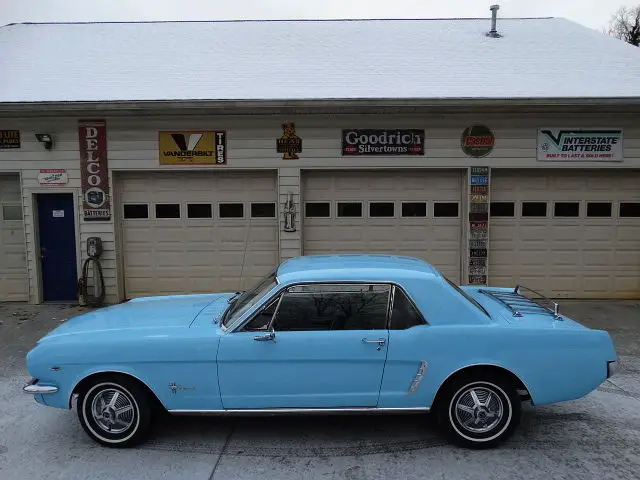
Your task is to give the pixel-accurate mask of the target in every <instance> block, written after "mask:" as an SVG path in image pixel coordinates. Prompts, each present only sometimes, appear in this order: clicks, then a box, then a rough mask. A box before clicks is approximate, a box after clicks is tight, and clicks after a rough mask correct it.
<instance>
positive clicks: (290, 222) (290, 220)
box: [284, 192, 296, 232]
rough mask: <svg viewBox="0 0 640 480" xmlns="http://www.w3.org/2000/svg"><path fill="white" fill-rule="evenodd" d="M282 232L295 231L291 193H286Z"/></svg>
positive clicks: (294, 207)
mask: <svg viewBox="0 0 640 480" xmlns="http://www.w3.org/2000/svg"><path fill="white" fill-rule="evenodd" d="M284 231H285V232H295V231H296V204H295V203H294V201H293V192H288V194H287V201H286V202H285V204H284Z"/></svg>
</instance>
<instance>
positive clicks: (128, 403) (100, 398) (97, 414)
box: [77, 375, 152, 447]
mask: <svg viewBox="0 0 640 480" xmlns="http://www.w3.org/2000/svg"><path fill="white" fill-rule="evenodd" d="M77 406H78V418H79V419H80V424H81V425H82V428H83V429H84V431H85V432H87V434H88V435H89V436H90V437H91V438H92V439H94V440H95V441H96V442H98V443H101V444H102V445H106V446H108V447H129V446H132V445H136V444H138V443H140V442H142V441H144V440H145V438H146V437H147V434H148V432H149V425H150V422H151V411H152V408H151V403H150V401H149V396H148V394H147V392H146V391H145V389H144V388H143V387H142V386H140V384H139V383H138V382H137V381H135V380H133V379H130V378H128V377H125V376H121V375H113V376H108V377H100V378H97V379H95V380H94V381H92V382H91V383H89V384H87V385H84V388H83V389H82V390H81V391H80V392H79V396H78V404H77Z"/></svg>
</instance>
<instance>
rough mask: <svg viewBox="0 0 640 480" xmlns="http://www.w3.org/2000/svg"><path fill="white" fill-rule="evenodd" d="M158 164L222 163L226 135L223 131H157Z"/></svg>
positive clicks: (224, 161) (224, 153) (225, 152)
mask: <svg viewBox="0 0 640 480" xmlns="http://www.w3.org/2000/svg"><path fill="white" fill-rule="evenodd" d="M159 136H160V138H159V144H160V152H159V158H160V165H224V164H226V163H227V136H226V133H225V132H224V131H219V130H199V131H171V132H159Z"/></svg>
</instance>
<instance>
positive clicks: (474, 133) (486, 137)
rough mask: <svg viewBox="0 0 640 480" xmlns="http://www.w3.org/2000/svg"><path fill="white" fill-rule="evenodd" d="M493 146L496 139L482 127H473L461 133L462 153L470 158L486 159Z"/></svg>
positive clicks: (486, 128) (487, 129)
mask: <svg viewBox="0 0 640 480" xmlns="http://www.w3.org/2000/svg"><path fill="white" fill-rule="evenodd" d="M495 144H496V137H495V136H494V135H493V132H492V131H491V129H490V128H489V127H485V126H484V125H474V126H472V127H469V128H467V129H466V130H465V131H464V132H462V140H461V145H462V151H463V152H464V153H466V154H467V155H468V156H470V157H474V158H482V157H486V156H487V155H489V154H490V153H491V152H492V151H493V147H494V146H495ZM487 170H488V169H487ZM471 174H472V175H483V174H482V173H473V172H472V173H471ZM484 175H486V174H484Z"/></svg>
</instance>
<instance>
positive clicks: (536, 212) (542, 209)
mask: <svg viewBox="0 0 640 480" xmlns="http://www.w3.org/2000/svg"><path fill="white" fill-rule="evenodd" d="M522 216H523V217H546V216H547V204H546V202H522Z"/></svg>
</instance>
